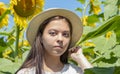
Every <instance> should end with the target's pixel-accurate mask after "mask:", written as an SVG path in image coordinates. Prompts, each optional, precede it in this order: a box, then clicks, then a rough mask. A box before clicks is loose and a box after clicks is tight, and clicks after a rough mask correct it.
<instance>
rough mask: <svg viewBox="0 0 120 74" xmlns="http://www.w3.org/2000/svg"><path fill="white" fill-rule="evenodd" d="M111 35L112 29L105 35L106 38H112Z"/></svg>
mask: <svg viewBox="0 0 120 74" xmlns="http://www.w3.org/2000/svg"><path fill="white" fill-rule="evenodd" d="M111 35H112V32H111V31H109V32H107V33H106V35H105V37H106V39H110V37H111Z"/></svg>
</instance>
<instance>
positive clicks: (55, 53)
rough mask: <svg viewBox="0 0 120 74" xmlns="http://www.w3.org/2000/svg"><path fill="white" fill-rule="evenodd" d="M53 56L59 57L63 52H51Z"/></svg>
mask: <svg viewBox="0 0 120 74" xmlns="http://www.w3.org/2000/svg"><path fill="white" fill-rule="evenodd" d="M53 54H54V55H55V56H61V55H62V54H63V52H58V51H53Z"/></svg>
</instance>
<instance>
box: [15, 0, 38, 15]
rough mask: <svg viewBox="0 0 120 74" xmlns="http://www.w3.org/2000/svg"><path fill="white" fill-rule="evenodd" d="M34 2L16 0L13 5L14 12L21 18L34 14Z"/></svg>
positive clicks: (32, 0) (34, 0) (31, 0)
mask: <svg viewBox="0 0 120 74" xmlns="http://www.w3.org/2000/svg"><path fill="white" fill-rule="evenodd" d="M35 7H36V0H17V5H14V10H15V12H16V13H17V14H18V15H19V16H21V17H28V16H30V15H32V14H33V13H34V10H35Z"/></svg>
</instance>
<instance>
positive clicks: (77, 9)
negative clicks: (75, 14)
mask: <svg viewBox="0 0 120 74" xmlns="http://www.w3.org/2000/svg"><path fill="white" fill-rule="evenodd" d="M75 10H76V11H80V12H82V10H83V9H82V8H76V9H75Z"/></svg>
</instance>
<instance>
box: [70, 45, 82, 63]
mask: <svg viewBox="0 0 120 74" xmlns="http://www.w3.org/2000/svg"><path fill="white" fill-rule="evenodd" d="M69 55H70V57H71V58H72V59H73V60H75V61H77V60H78V59H79V58H82V56H83V52H82V49H81V47H80V46H75V47H73V48H71V49H69Z"/></svg>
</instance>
